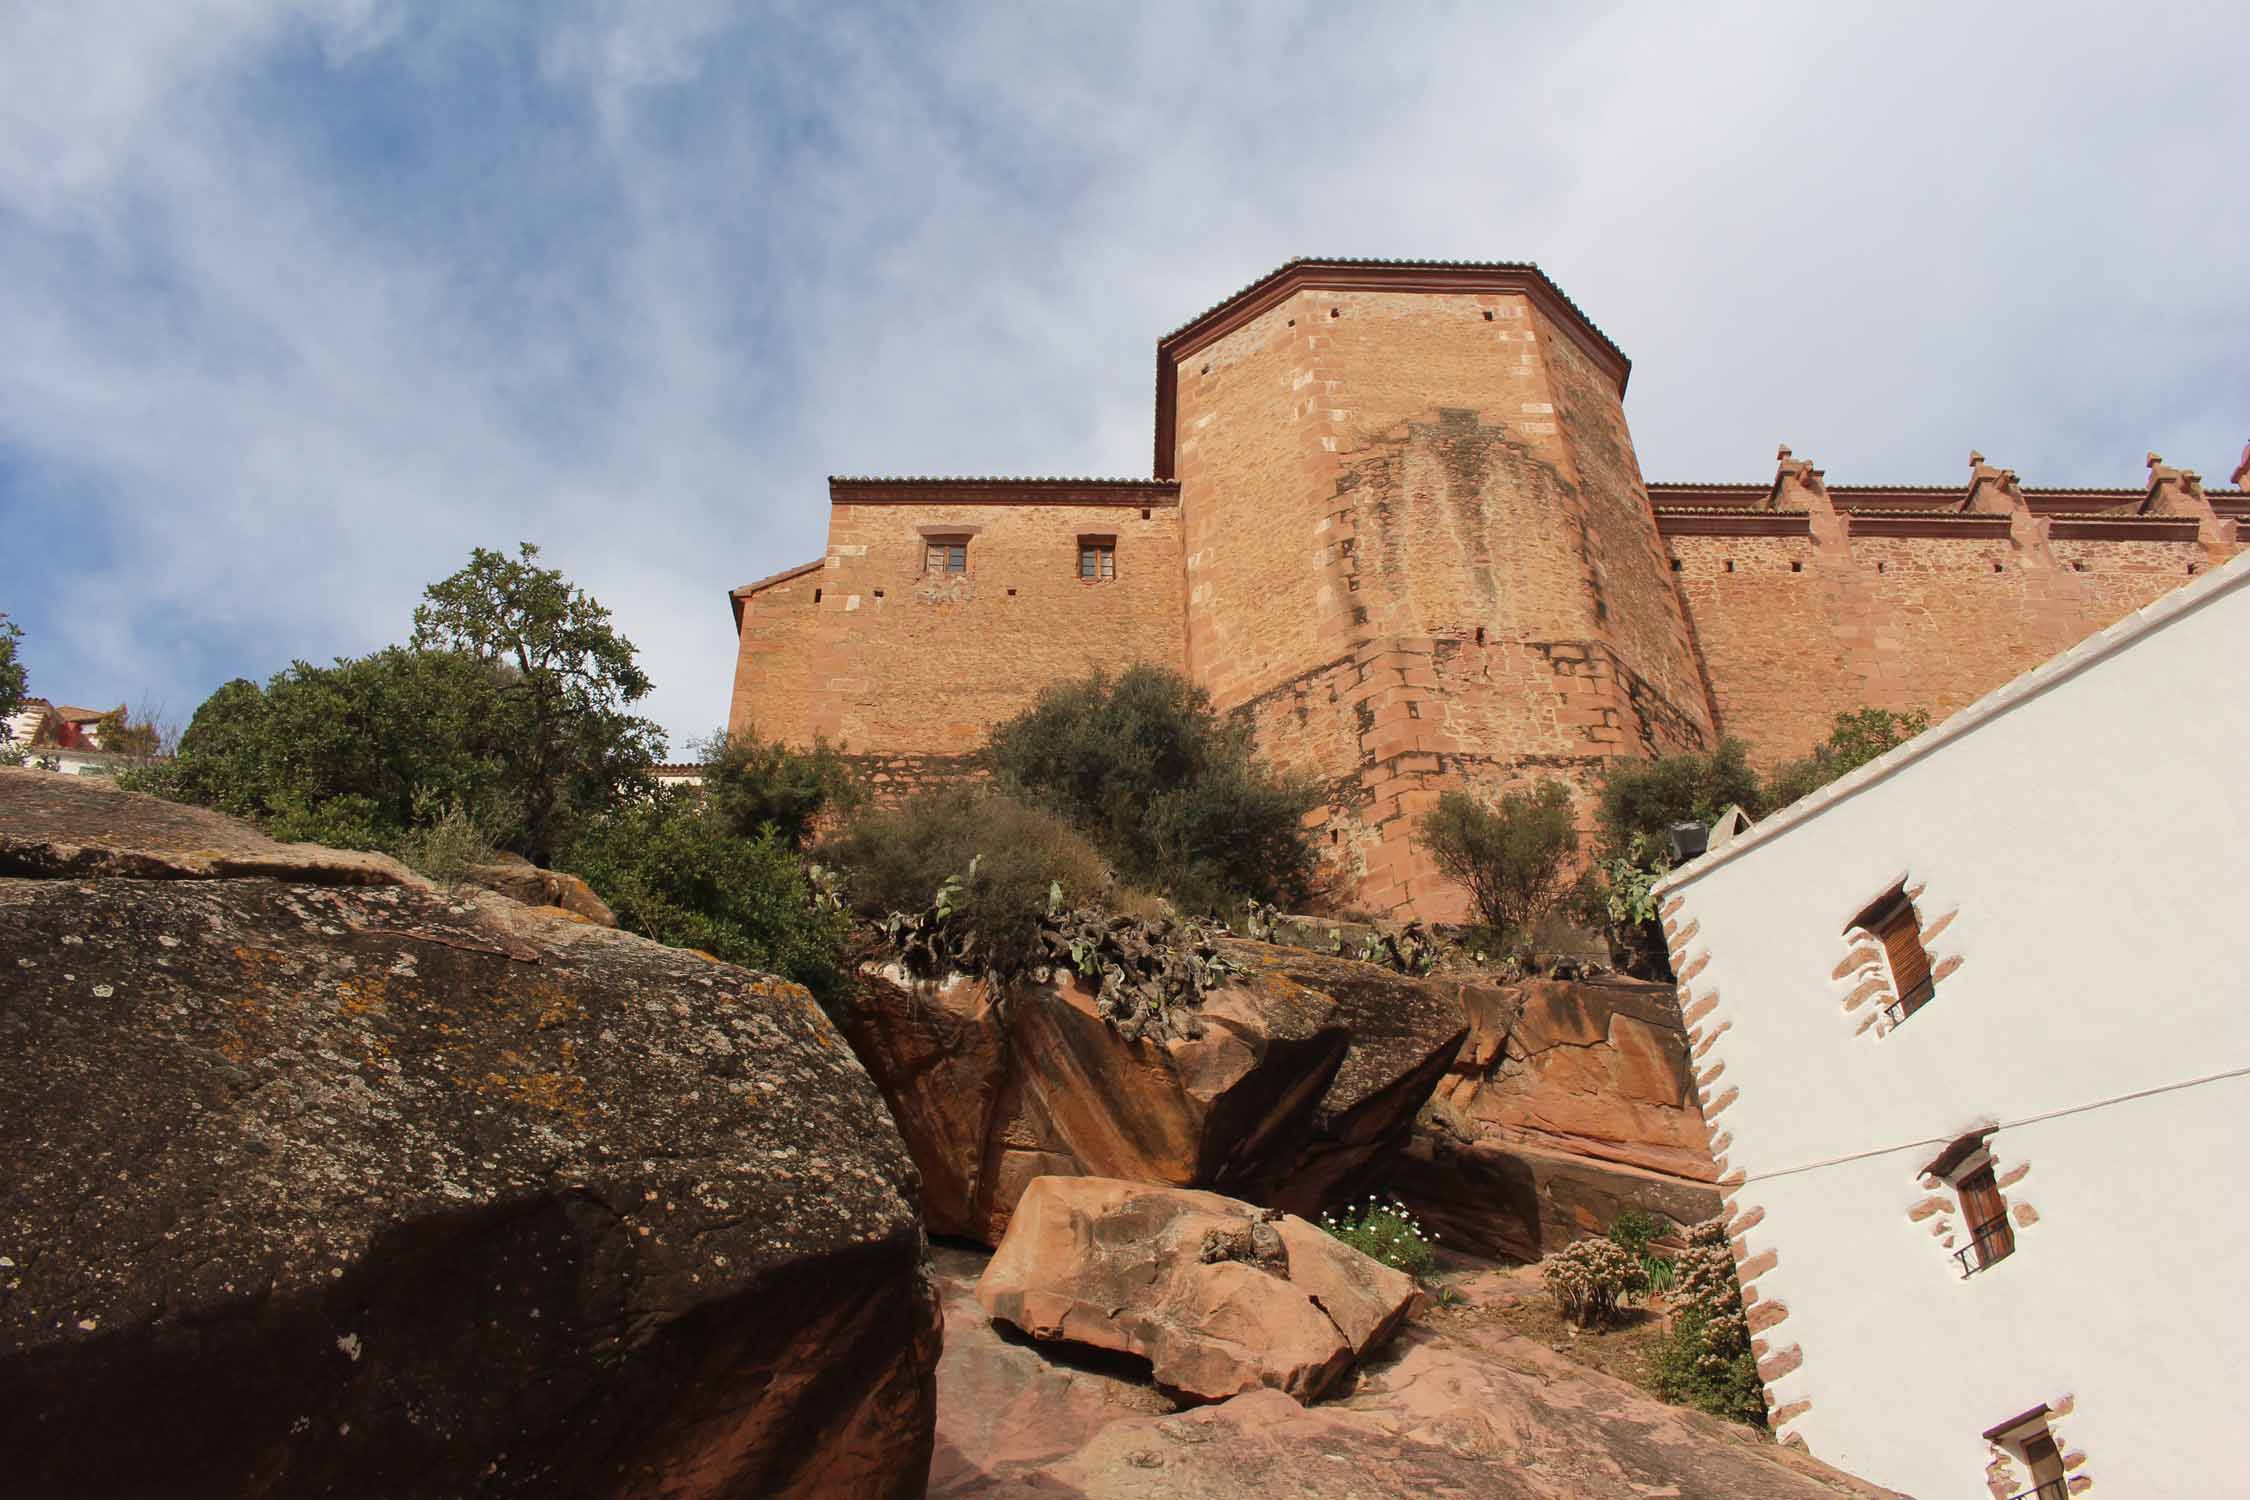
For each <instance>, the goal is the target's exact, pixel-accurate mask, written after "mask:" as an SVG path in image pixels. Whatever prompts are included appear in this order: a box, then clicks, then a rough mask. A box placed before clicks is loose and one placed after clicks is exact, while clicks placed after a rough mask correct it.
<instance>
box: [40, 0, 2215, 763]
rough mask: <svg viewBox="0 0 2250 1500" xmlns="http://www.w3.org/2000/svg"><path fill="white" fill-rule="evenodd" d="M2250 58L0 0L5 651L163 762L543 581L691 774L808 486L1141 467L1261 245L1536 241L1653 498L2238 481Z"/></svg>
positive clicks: (1325, 26)
mask: <svg viewBox="0 0 2250 1500" xmlns="http://www.w3.org/2000/svg"><path fill="white" fill-rule="evenodd" d="M1963 12H1971V14H1968V15H1964V14H1962V13H1963ZM2128 17H2130V29H2129V30H2128V29H2123V28H2124V27H2125V26H2126V20H2127V18H2128ZM2246 55H2250V8H2246V7H2242V6H2240V5H2216V4H2214V5H2207V6H2200V7H2198V6H2193V5H2175V6H2165V7H2148V8H2146V10H2145V12H2144V11H2142V10H2137V9H2135V10H2121V9H2119V8H2118V7H2116V6H2114V5H2109V6H2102V7H2092V6H2084V7H2080V6H2072V5H2067V4H2047V5H2037V6H2030V5H2026V6H2013V7H2011V6H1983V7H1961V6H1952V5H1948V6H1928V7H1921V6H1913V5H1899V4H1893V5H1883V6H1873V5H1870V6H1857V5H1841V4H1839V5H1831V6H1818V7H1814V6H1798V5H1787V6H1780V5H1777V6H1771V7H1747V6H1745V7H1736V6H1724V5H1705V6H1696V7H1661V8H1659V7H1624V6H1619V7H1603V6H1543V7H1506V6H1499V5H1492V4H1479V5H1459V6H1445V5H1399V6H1392V7H1385V8H1379V9H1374V10H1370V9H1366V8H1359V9H1346V8H1341V7H1334V6H1318V5H1302V6H1300V5H1290V4H1279V3H1265V4H1253V5H1245V6H1236V7H1224V6H1217V5H1208V4H1195V5H1167V4H1156V3H1141V4H1134V5H1131V6H1122V5H1113V6H1104V7H1091V6H1088V7H1080V6H1071V5H1061V4H1044V5H1036V6H1035V5H1014V4H1010V5H994V6H987V7H979V6H913V7H905V6H901V7H895V8H893V7H881V6H867V7H847V6H842V5H834V4H830V5H801V6H800V5H774V6H750V5H721V4H695V3H678V4H669V3H661V0H647V3H634V4H622V3H621V4H569V3H561V0H557V3H552V4H540V5H519V4H493V5H483V6H479V5H474V4H462V3H449V4H445V5H443V6H438V5H419V4H410V3H399V4H391V3H383V0H307V3H280V0H272V3H267V0H231V3H221V0H209V3H204V0H147V3H143V4H121V3H103V0H73V3H71V4H67V5H61V4H57V5H38V4H25V5H15V6H8V7H5V8H0V610H4V611H6V612H8V613H9V614H10V615H12V616H13V617H14V618H15V619H16V620H17V621H18V622H19V623H20V624H21V625H22V626H23V628H24V630H25V632H26V640H25V642H24V656H25V658H26V660H27V662H28V664H29V667H30V669H31V676H32V687H33V691H35V692H39V693H42V694H45V695H48V696H52V697H56V698H60V699H66V700H69V701H73V702H90V703H99V704H106V703H114V702H117V701H119V700H120V699H124V700H128V701H131V702H134V703H136V704H141V703H146V704H150V705H157V706H161V708H162V709H163V710H164V711H165V712H166V713H167V714H168V715H169V716H170V717H172V718H174V719H177V720H179V721H181V722H184V721H185V719H186V718H187V716H188V715H189V714H190V713H192V712H193V710H194V708H195V706H196V705H197V704H198V703H199V702H201V701H202V699H203V698H204V697H205V696H206V695H207V694H208V693H209V692H210V691H211V690H212V689H213V688H215V687H216V686H217V685H218V684H219V683H221V682H223V681H224V680H226V679H227V678H230V677H234V676H249V677H254V678H263V677H265V676H267V675H269V674H270V673H272V672H273V671H275V670H277V669H279V668H281V667H282V666H285V665H286V664H287V663H288V662H289V661H290V660H291V659H292V658H296V657H302V658H307V659H311V660H316V661H319V660H326V659H327V658H330V657H333V656H336V655H340V654H357V653H360V652H363V651H367V650H371V649H374V648H375V647H378V646H380V645H383V644H385V643H387V642H390V641H393V640H398V639H402V638H403V637H404V636H405V634H406V632H407V630H408V628H409V625H408V617H409V615H410V613H411V611H412V608H413V605H414V603H415V601H416V599H417V597H418V595H419V592H420V590H421V588H422V586H423V585H424V584H426V583H428V582H430V581H431V580H433V579H436V578H438V577H441V576H443V575H444V574H446V573H447V572H450V571H451V570H452V569H453V568H455V567H457V566H459V565H460V563H461V562H462V561H463V560H464V559H465V558H466V556H467V554H468V551H469V549H470V548H471V547H472V546H475V545H479V544H482V545H486V546H497V547H510V546H512V545H513V544H514V543H515V542H517V541H520V540H531V541H536V542H539V543H540V544H541V545H542V546H543V547H544V549H545V552H546V556H547V559H548V560H549V561H550V562H551V563H553V564H554V565H557V566H560V567H561V568H563V569H564V570H565V571H566V572H567V573H569V575H570V576H571V577H572V578H573V579H575V580H577V581H578V582H580V583H582V584H583V585H585V586H586V587H587V588H589V589H590V590H591V591H592V592H593V593H594V594H595V595H596V597H598V598H600V599H601V600H602V601H603V602H604V603H605V604H607V605H609V606H610V608H611V609H612V610H613V612H614V613H615V615H616V616H617V619H618V622H619V624H620V625H621V626H622V628H623V629H624V630H625V632H626V633H627V634H628V635H629V636H630V637H631V638H632V639H633V640H634V642H635V643H636V644H637V645H638V646H639V647H640V649H641V652H642V657H643V661H644V663H645V665H646V666H647V668H648V670H649V671H650V673H651V675H652V676H653V677H654V678H655V679H656V681H657V684H658V689H657V692H656V694H655V695H654V697H653V698H652V699H651V700H650V705H649V706H650V707H651V708H652V710H653V713H654V715H655V717H657V718H658V719H660V720H661V721H662V722H663V723H664V724H665V725H666V726H667V728H668V729H669V730H670V731H671V732H672V734H673V736H674V750H675V752H676V753H680V754H685V753H686V751H687V748H688V746H687V742H688V741H689V740H690V739H692V738H694V737H697V736H700V735H702V734H704V733H707V732H708V731H709V730H710V729H712V728H713V727H715V726H716V725H717V724H718V723H719V721H720V720H721V719H722V718H723V716H724V713H725V708H726V694H727V686H728V680H729V670H730V665H731V660H732V650H733V641H732V637H731V634H730V631H729V624H728V614H727V607H726V598H725V596H726V591H727V589H728V588H730V587H732V586H733V585H735V584H738V583H742V582H745V581H747V580H749V579H752V578H755V577H759V576H761V575H763V574H766V573H770V572H773V571H775V570H777V569H779V568H782V567H786V566H789V565H791V564H794V563H797V562H800V561H804V560H806V559H808V558H811V557H814V556H817V555H818V554H819V551H820V549H821V545H822V535H823V532H822V528H823V525H824V521H825V491H824V488H823V480H824V478H825V476H826V475H828V474H831V473H910V474H911V473H1027V474H1052V473H1082V474H1117V475H1140V474H1146V473H1147V472H1148V465H1149V436H1150V407H1149V403H1150V383H1151V376H1152V370H1153V346H1154V342H1155V340H1156V338H1157V337H1158V335H1159V334H1161V333H1163V332H1164V331H1166V330H1168V329H1170V328H1172V327H1174V326H1176V325H1177V324H1179V323H1181V322H1184V321H1185V320H1186V319H1187V318H1188V317H1189V316H1191V315H1192V314H1194V313H1195V312H1197V311H1200V310H1201V309H1202V308H1204V307H1206V306H1208V305H1210V304H1211V303H1213V302H1215V301H1217V300H1219V299H1220V298H1222V297H1224V296H1225V295H1227V294H1228V293H1230V292H1231V291H1233V290H1234V289H1235V288H1237V287H1239V286H1241V285H1243V284H1244V283H1246V282H1248V281H1250V280H1252V279H1254V278H1255V277H1257V276H1258V275H1260V274H1262V273H1263V272H1265V271H1266V270H1269V269H1271V268H1272V267H1273V266H1274V265H1276V264H1278V263H1280V262H1281V261H1283V260H1285V259H1287V258H1289V257H1290V256H1293V255H1372V256H1396V257H1441V258H1463V259H1472V258H1473V259H1534V260H1537V261H1539V262H1540V263H1541V264H1542V265H1543V266H1545V267H1546V268H1547V269H1548V271H1549V272H1550V273H1551V274H1552V275H1553V276H1554V277H1555V278H1556V279H1557V280H1558V281H1559V282H1560V283H1561V284H1562V285H1563V287H1564V288H1565V289H1566V290H1568V291H1569V292H1570V293H1571V294H1572V296H1573V297H1575V298H1576V299H1577V300H1578V301H1579V302H1580V304H1581V305H1583V306H1584V307H1585V308H1586V309H1587V310H1588V311H1589V312H1590V313H1591V315H1592V316H1593V317H1594V319H1595V320H1596V321H1597V322H1598V323H1599V324H1600V325H1601V326H1602V327H1603V328H1604V329H1605V330H1606V331H1607V332H1608V333H1609V334H1610V335H1611V336H1612V337H1614V338H1615V339H1616V340H1617V341H1618V342H1619V343H1620V344H1621V345H1622V346H1623V347H1624V348H1625V350H1626V352H1627V353H1628V354H1630V355H1631V356H1632V357H1633V360H1634V373H1633V380H1632V388H1631V392H1630V395H1629V396H1628V399H1627V412H1628V415H1629V417H1630V419H1631V421H1632V425H1633V431H1634V437H1635V442H1636V446H1637V448H1638V450H1639V453H1640V458H1641V463H1642V467H1643V469H1644V470H1645V471H1646V472H1647V474H1648V475H1649V477H1651V478H1659V479H1757V480H1762V479H1765V478H1767V477H1768V476H1769V475H1770V473H1771V469H1772V459H1773V450H1774V447H1775V445H1776V444H1777V443H1780V442H1788V443H1791V444H1792V445H1794V446H1795V448H1796V449H1797V451H1798V452H1799V453H1800V454H1803V455H1806V456H1809V457H1811V458H1813V459H1814V460H1815V461H1816V462H1819V463H1822V464H1824V465H1825V466H1826V467H1827V469H1828V471H1829V474H1830V477H1831V479H1832V480H1835V481H1838V482H1874V481H1914V482H1952V481H1953V480H1955V479H1959V478H1964V477H1965V472H1964V466H1965V462H1966V455H1967V452H1968V450H1969V449H1970V448H1971V447H1972V446H1973V447H1977V448H1981V449H1982V450H1984V451H1985V452H1986V453H1987V454H1989V455H1991V457H1992V458H1993V460H1994V461H1995V462H1998V463H2002V464H2006V465H2009V466H2012V467H2014V468H2016V469H2018V470H2019V471H2021V472H2022V473H2023V475H2024V476H2025V478H2026V479H2027V480H2029V481H2032V482H2035V483H2048V484H2089V485H2090V484H2133V483H2137V482H2139V479H2140V477H2141V473H2142V470H2141V456H2142V454H2143V453H2144V451H2146V450H2148V449H2151V448H2153V449H2156V450H2158V451H2160V452H2162V453H2163V454H2164V455H2165V456H2166V458H2167V459H2169V460H2171V461H2172V462H2175V463H2182V464H2187V465H2190V466H2193V467H2198V468H2201V469H2202V470H2203V471H2204V473H2205V475H2206V477H2207V479H2209V480H2210V481H2211V482H2213V483H2220V482H2223V481H2224V479H2225V477H2226V474H2227V473H2228V471H2229V470H2231V468H2232V467H2233V463H2234V460H2235V458H2236V456H2237V455H2238V454H2239V452H2240V451H2241V448H2242V445H2243V440H2244V438H2245V437H2250V342H2246V340H2245V337H2244V334H2245V330H2246V329H2250V253H2246V251H2245V248H2244V247H2245V246H2246V245H2250V172H2246V170H2245V165H2244V164H2245V162H2246V161H2250V118H2246V117H2245V116H2244V114H2243V112H2242V110H2241V108H2240V105H2239V94H2240V89H2241V83H2240V69H2241V65H2242V59H2243V58H2244V57H2245V56H2246Z"/></svg>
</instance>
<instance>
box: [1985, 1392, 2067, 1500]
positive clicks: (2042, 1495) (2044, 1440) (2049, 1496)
mask: <svg viewBox="0 0 2250 1500" xmlns="http://www.w3.org/2000/svg"><path fill="white" fill-rule="evenodd" d="M2050 1415H2051V1409H2050V1408H2049V1407H2048V1406H2047V1405H2046V1403H2044V1402H2042V1403H2040V1404H2039V1405H2037V1406H2034V1407H2033V1408H2032V1409H2031V1410H2029V1411H2027V1412H2025V1413H2023V1414H2022V1415H2021V1416H2016V1417H2010V1418H2009V1419H2008V1420H2007V1421H2005V1422H2002V1423H2001V1424H2000V1425H1999V1426H1997V1427H1987V1428H1986V1429H1985V1430H1984V1440H1985V1441H1986V1442H1988V1443H1990V1444H1992V1445H1993V1446H1994V1447H1995V1448H1997V1449H1999V1450H2000V1452H2001V1454H2003V1455H2004V1458H2003V1460H2002V1462H2003V1464H2004V1465H2006V1466H2007V1467H2012V1466H2013V1465H2012V1464H2008V1460H2014V1461H2016V1462H2020V1463H2021V1464H2022V1465H2023V1466H2024V1468H2025V1469H2027V1470H2029V1471H2030V1477H2031V1488H2029V1489H2026V1490H2019V1491H2017V1492H2016V1493H2015V1494H2013V1495H2011V1496H2010V1497H2009V1500H2069V1497H2070V1493H2071V1490H2070V1463H2069V1460H2067V1459H2066V1458H2065V1457H2064V1456H2063V1452H2062V1447H2061V1445H2060V1444H2059V1443H2057V1442H2056V1441H2055V1434H2054V1430H2053V1429H2052V1428H2051V1427H2050V1426H2048V1423H2047V1418H2048V1417H2049V1416H2050ZM2081 1461H2083V1460H2081ZM2011 1478H2012V1476H2011ZM2014 1482H2018V1483H2020V1482H2021V1481H2014Z"/></svg>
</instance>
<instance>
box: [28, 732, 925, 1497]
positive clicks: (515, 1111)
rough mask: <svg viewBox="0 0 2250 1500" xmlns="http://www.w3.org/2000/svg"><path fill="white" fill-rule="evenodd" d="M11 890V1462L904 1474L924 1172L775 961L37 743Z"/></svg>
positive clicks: (256, 1488) (134, 1490)
mask: <svg viewBox="0 0 2250 1500" xmlns="http://www.w3.org/2000/svg"><path fill="white" fill-rule="evenodd" d="M0 875H5V876H12V877H15V878H0V1079H4V1080H5V1081H4V1084H0V1136H4V1138H5V1139H6V1140H7V1141H8V1142H9V1166H8V1170H7V1171H6V1172H5V1173H4V1174H0V1451H4V1452H5V1453H6V1454H7V1472H8V1487H9V1488H10V1489H11V1490H13V1491H20V1492H21V1493H24V1494H37V1495H142V1494H151V1495H153V1494H163V1495H168V1496H181V1497H197V1496H213V1497H217V1496H230V1497H231V1496H258V1495H270V1496H282V1495H288V1496H298V1495H322V1496H361V1495H364V1496H396V1495H405V1494H427V1495H448V1496H451V1495H481V1496H506V1495H540V1496H550V1495H562V1496H651V1497H653V1496H659V1495H661V1496H665V1497H680V1500H686V1497H701V1496H750V1495H759V1496H768V1495H783V1496H813V1495H821V1496H830V1495H842V1496H883V1497H893V1496H897V1497H904V1496H912V1495H919V1494H921V1493H922V1489H923V1485H924V1482H925V1477H926V1474H927V1471H928V1466H929V1460H930V1453H931V1440H932V1439H931V1434H932V1425H933V1421H934V1410H935V1395H934V1390H933V1371H934V1366H935V1362H936V1359H937V1356H938V1353H939V1347H938V1346H939V1326H938V1323H937V1316H938V1313H937V1304H936V1298H935V1295H934V1291H933V1288H932V1287H931V1285H930V1284H929V1282H928V1279H927V1276H926V1261H925V1247H924V1242H923V1237H922V1232H921V1229H920V1226H919V1224H918V1222H917V1216H916V1212H915V1205H914V1201H913V1173H912V1168H911V1166H910V1165H909V1162H908V1159H907V1157H906V1153H905V1151H904V1149H903V1147H902V1144H901V1142H900V1140H899V1138H898V1134H897V1132H896V1130H895V1129H894V1128H893V1127H892V1125H891V1123H890V1120H889V1118H888V1116H887V1115H886V1113H885V1111H884V1109H883V1104H882V1100H881V1098H880V1096H879V1095H878V1094H877V1092H876V1091H875V1089H874V1088H873V1086H872V1085H871V1084H870V1083H869V1081H868V1079H867V1077H866V1075H865V1073H864V1072H863V1071H862V1070H861V1069H860V1067H859V1066H858V1065H857V1063H856V1062H854V1061H853V1059H852V1057H851V1054H850V1052H849V1050H848V1049H847V1048H846V1047H845V1046H844V1044H843V1042H842V1040H841V1038H840V1037H839V1036H838V1035H837V1033H836V1031H835V1030H834V1028H833V1027H832V1026H831V1025H830V1024H829V1023H828V1021H827V1020H826V1019H825V1018H824V1017H823V1016H822V1015H821V1013H820V1011H819V1010H818V1008H817V1007H816V1006H815V1005H814V1004H813V1003H812V1001H811V999H810V998H809V997H808V996H807V995H806V993H805V992H804V991H803V990H802V989H800V988H798V987H797V986H794V985H790V984H786V983H783V982H780V981H778V980H774V979H771V978H767V977H763V976H760V975H756V974H752V973H748V972H745V971H743V970H740V969H736V968H732V967H729V966H726V965H721V964H716V963H710V962H707V961H705V960H703V959H701V958H698V957H696V956H694V955H692V954H688V953H685V952H681V951H678V950H674V949H668V948H663V947H660V946H658V945H656V944H653V943H649V942H646V941H643V940H641V939H638V938H634V937H631V936H628V935H625V934H622V933H618V932H613V931H610V930H607V929H604V928H600V927H596V926H590V925H586V924H584V923H582V922H576V921H570V920H565V919H561V918H557V917H553V916H549V915H546V914H543V913H541V912H539V911H536V910H533V909H531V908H527V907H523V906H520V905H517V904H515V903H513V902H510V901H506V900H504V899H503V898H501V897H498V896H495V895H492V894H490V893H486V892H473V893H468V894H464V895H461V896H458V897H453V898H448V897H446V896H444V895H441V894H439V893H437V892H435V891H433V890H431V889H430V888H429V887H428V886H426V885H425V884H423V883H422V882H420V881H418V880H416V879H415V878H414V877H412V876H411V875H409V874H408V873H407V872H406V871H405V870H403V869H402V868H401V867H399V866H397V865H395V864H392V863H390V862H389V861H386V860H381V859H379V858H377V857H374V856H362V855H337V854H336V853H335V852H334V851H325V850H310V851H308V850H305V849H303V848H302V846H286V845H276V844H273V843H272V842H271V841H270V840H263V839H260V838H259V837H258V836H257V835H256V834H254V833H253V832H251V831H250V830H248V829H245V828H243V827H241V825H239V824H233V823H231V822H229V821H228V820H225V819H219V818H215V817H212V816H211V815H208V814H200V813H196V812H194V811H193V810H190V809H183V808H176V807H172V806H170V805H169V804H165V803H161V802H156V801H154V800H152V799H148V798H143V797H137V796H132V795H130V794H125V793H120V792H117V791H115V790H113V789H109V788H105V787H101V786H98V785H87V784H83V783H73V782H71V781H66V779H65V778H61V777H53V776H45V775H42V774H41V773H36V772H9V771H4V770H0ZM139 877H156V878H139Z"/></svg>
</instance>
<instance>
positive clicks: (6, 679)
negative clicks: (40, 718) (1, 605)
mask: <svg viewBox="0 0 2250 1500" xmlns="http://www.w3.org/2000/svg"><path fill="white" fill-rule="evenodd" d="M22 639H23V629H22V627H21V626H19V625H17V624H16V622H15V621H13V620H11V619H9V618H8V616H7V614H6V613H5V612H4V611H0V719H4V718H6V717H7V716H8V715H10V714H12V713H14V712H15V711H16V710H17V709H18V708H20V707H22V706H23V695H24V693H25V691H26V690H27V689H28V687H29V685H30V684H29V682H28V680H27V679H26V678H25V676H24V670H23V663H22V662H21V661H19V660H17V659H16V642H18V641H20V640H22Z"/></svg>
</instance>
